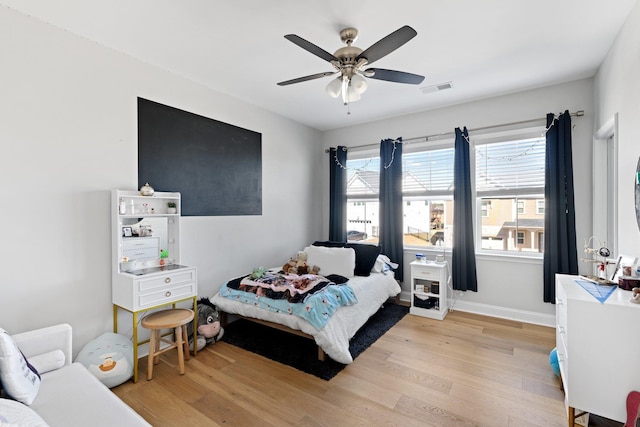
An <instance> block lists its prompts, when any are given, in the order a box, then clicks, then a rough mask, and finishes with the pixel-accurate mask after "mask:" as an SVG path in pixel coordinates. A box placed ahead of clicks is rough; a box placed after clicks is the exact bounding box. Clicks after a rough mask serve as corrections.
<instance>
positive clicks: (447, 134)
mask: <svg viewBox="0 0 640 427" xmlns="http://www.w3.org/2000/svg"><path fill="white" fill-rule="evenodd" d="M570 115H571V117H582V116H584V110H578V111H576V112H575V113H570ZM546 119H547V118H546V117H542V118H539V119H529V120H522V121H519V122H511V123H503V124H501V125H492V126H484V127H481V128H475V129H468V131H469V133H471V132H478V131H482V130H489V129H495V128H501V127H505V126H514V125H526V124H529V123H535V122H539V121H541V120H546ZM451 136H455V132H443V133H436V134H433V135H426V136H416V137H413V138H406V139H405V138H403V139H402V143H403V144H411V143H412V142H423V141H424V142H428V141H429V140H430V139H434V138H435V139H441V138H447V137H451ZM379 145H380V144H379V143H377V144H364V145H354V146H352V147H347V149H352V148H358V149H363V148H375V147H378V146H379ZM324 152H325V153H328V152H329V149H326V150H324Z"/></svg>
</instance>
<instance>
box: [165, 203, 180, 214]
mask: <svg viewBox="0 0 640 427" xmlns="http://www.w3.org/2000/svg"><path fill="white" fill-rule="evenodd" d="M167 213H168V214H175V213H178V208H177V207H176V204H175V203H174V202H168V203H167Z"/></svg>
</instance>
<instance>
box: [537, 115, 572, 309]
mask: <svg viewBox="0 0 640 427" xmlns="http://www.w3.org/2000/svg"><path fill="white" fill-rule="evenodd" d="M545 156H546V159H545V183H544V204H545V206H544V302H550V303H553V304H555V300H556V281H555V280H556V279H555V275H556V273H564V274H578V250H577V247H576V214H575V202H574V197H573V155H572V154H571V115H570V114H569V111H565V112H564V113H562V114H560V116H559V117H557V118H556V117H555V116H554V114H553V113H549V114H547V141H546V154H545Z"/></svg>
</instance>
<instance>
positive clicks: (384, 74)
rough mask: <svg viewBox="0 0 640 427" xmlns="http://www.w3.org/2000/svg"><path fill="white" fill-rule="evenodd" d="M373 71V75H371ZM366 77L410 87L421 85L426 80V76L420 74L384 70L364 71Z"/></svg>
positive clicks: (369, 69)
mask: <svg viewBox="0 0 640 427" xmlns="http://www.w3.org/2000/svg"><path fill="white" fill-rule="evenodd" d="M372 71H373V73H374V74H373V75H372V76H370V75H369V73H370V72H372ZM364 75H365V76H367V77H369V78H370V79H377V80H386V81H388V82H395V83H406V84H410V85H419V84H420V83H422V81H423V80H424V76H420V75H418V74H411V73H405V72H404V71H395V70H385V69H384V68H368V69H366V70H365V71H364Z"/></svg>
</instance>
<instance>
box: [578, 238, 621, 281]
mask: <svg viewBox="0 0 640 427" xmlns="http://www.w3.org/2000/svg"><path fill="white" fill-rule="evenodd" d="M594 239H595V240H597V241H598V243H599V246H600V247H599V249H596V248H595V247H593V248H592V247H589V245H590V244H591V243H592V242H593V240H594ZM584 253H585V254H589V255H591V256H593V259H581V261H584V262H590V263H594V264H596V266H597V270H598V272H597V275H596V276H586V277H587V278H588V279H589V280H593V281H595V282H597V283H598V284H599V285H607V286H611V285H616V282H614V281H613V280H611V279H609V273H608V269H607V268H608V267H609V265H615V264H616V261H615V260H612V259H609V257H610V256H611V251H610V250H609V248H607V247H606V246H605V245H604V244H602V243H601V242H600V239H598V238H597V237H596V236H591V237H590V238H589V240H585V242H584ZM618 262H619V261H618ZM617 269H618V266H616V271H617ZM616 271H614V273H613V275H612V276H611V277H614V276H615V274H616Z"/></svg>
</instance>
